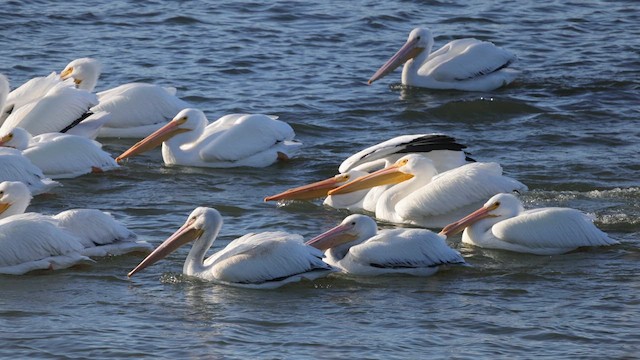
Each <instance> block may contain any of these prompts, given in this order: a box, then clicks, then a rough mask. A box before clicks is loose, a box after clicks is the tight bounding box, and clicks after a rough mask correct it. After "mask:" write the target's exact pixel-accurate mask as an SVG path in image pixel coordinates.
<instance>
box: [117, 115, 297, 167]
mask: <svg viewBox="0 0 640 360" xmlns="http://www.w3.org/2000/svg"><path fill="white" fill-rule="evenodd" d="M294 137H295V133H294V131H293V129H292V128H291V126H289V125H288V124H287V123H285V122H283V121H280V120H276V119H273V118H271V117H269V116H266V115H261V114H232V115H226V116H223V117H221V118H220V119H218V120H217V121H215V122H213V123H211V124H209V123H208V121H207V118H206V117H205V115H204V113H203V112H202V111H200V110H198V109H193V108H188V109H184V110H182V111H180V112H179V113H178V114H177V115H176V116H175V117H174V118H173V120H171V121H170V122H169V123H168V124H166V125H165V126H163V127H162V128H161V129H159V130H158V131H156V132H154V133H153V134H151V135H149V136H148V137H146V138H144V139H142V140H141V141H139V142H138V143H137V144H135V145H134V146H132V147H131V148H130V149H128V150H127V151H125V152H124V153H122V154H121V155H120V156H118V157H117V158H116V161H121V160H123V159H126V158H128V157H131V156H134V155H136V154H139V153H142V152H145V151H148V150H151V149H153V148H155V147H157V146H159V145H160V144H162V158H163V160H164V163H165V164H167V165H184V166H199V167H213V168H228V167H239V166H249V167H266V166H269V165H271V164H273V163H274V162H276V161H277V160H279V159H288V158H289V157H290V156H292V154H293V153H294V152H295V151H296V149H297V148H298V147H299V146H300V145H301V143H299V142H297V141H295V140H294V139H293V138H294Z"/></svg>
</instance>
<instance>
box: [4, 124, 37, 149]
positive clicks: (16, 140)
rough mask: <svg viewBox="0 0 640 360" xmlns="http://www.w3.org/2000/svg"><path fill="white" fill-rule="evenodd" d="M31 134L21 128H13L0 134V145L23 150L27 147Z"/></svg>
mask: <svg viewBox="0 0 640 360" xmlns="http://www.w3.org/2000/svg"><path fill="white" fill-rule="evenodd" d="M31 138H32V136H31V134H29V132H28V131H27V130H25V129H23V128H19V127H17V128H13V129H11V130H9V132H7V133H4V134H0V146H5V147H10V148H14V149H18V150H25V149H26V148H27V147H29V142H30V141H31Z"/></svg>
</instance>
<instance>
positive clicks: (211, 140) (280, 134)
mask: <svg viewBox="0 0 640 360" xmlns="http://www.w3.org/2000/svg"><path fill="white" fill-rule="evenodd" d="M209 131H210V130H207V132H209ZM294 136H295V133H294V131H293V129H292V128H291V126H289V125H288V124H287V123H285V122H283V121H280V120H274V119H272V118H270V117H268V116H266V115H261V114H252V115H244V116H241V117H240V118H238V119H237V120H236V121H235V122H234V124H233V126H231V127H229V128H228V129H227V130H225V131H219V132H216V133H214V134H212V135H211V136H209V137H207V138H206V139H202V138H201V139H202V141H203V142H204V141H206V142H207V143H206V144H205V145H204V146H203V147H202V148H201V150H200V157H201V158H202V159H203V160H204V161H238V160H241V159H244V158H247V157H250V156H252V155H255V154H257V153H260V152H263V151H265V150H268V149H270V148H272V147H274V146H275V145H277V144H279V143H282V142H284V141H287V140H292V139H293V138H294Z"/></svg>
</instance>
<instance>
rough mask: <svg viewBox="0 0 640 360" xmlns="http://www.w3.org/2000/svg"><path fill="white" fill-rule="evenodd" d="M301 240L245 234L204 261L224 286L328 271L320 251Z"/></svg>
mask: <svg viewBox="0 0 640 360" xmlns="http://www.w3.org/2000/svg"><path fill="white" fill-rule="evenodd" d="M303 241H304V240H303V238H302V236H300V235H297V234H288V233H286V232H282V231H277V232H264V233H259V234H247V235H245V236H243V237H240V238H238V239H236V240H234V241H232V242H231V243H229V245H227V247H226V248H224V249H223V250H221V251H220V252H219V253H218V254H216V255H214V256H213V257H212V260H213V261H211V260H209V259H207V261H206V264H210V263H212V264H213V268H212V269H213V272H214V274H213V277H214V278H215V279H218V280H221V281H225V282H228V283H237V284H260V283H265V282H270V281H280V280H282V279H284V278H287V277H290V276H294V275H300V274H304V273H306V272H310V271H314V270H332V268H331V267H330V266H329V265H327V264H325V263H324V262H323V261H322V260H321V258H322V256H323V254H322V252H321V251H320V250H317V249H314V248H311V247H310V246H306V245H305V244H304V242H303Z"/></svg>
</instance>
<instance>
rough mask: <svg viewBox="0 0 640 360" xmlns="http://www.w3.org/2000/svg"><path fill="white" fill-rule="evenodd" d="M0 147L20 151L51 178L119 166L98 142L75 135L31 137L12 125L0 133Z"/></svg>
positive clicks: (47, 134) (63, 177) (57, 134)
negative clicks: (12, 127)
mask: <svg viewBox="0 0 640 360" xmlns="http://www.w3.org/2000/svg"><path fill="white" fill-rule="evenodd" d="M0 146H5V147H12V148H15V149H17V150H20V151H22V154H23V155H24V156H25V157H27V158H28V159H29V160H30V161H31V162H32V163H33V164H35V165H36V166H37V167H39V168H40V169H41V170H42V172H43V173H44V175H45V176H48V177H50V178H52V179H68V178H74V177H78V176H80V175H84V174H88V173H91V172H104V171H108V170H113V169H116V168H118V167H119V165H118V163H116V161H115V160H114V159H113V158H112V157H111V155H109V154H108V153H107V152H105V151H104V150H102V145H101V144H100V143H98V142H96V141H94V140H91V139H88V138H85V137H82V136H78V135H69V134H61V133H45V134H41V135H38V136H35V137H32V136H31V134H29V133H28V132H27V131H26V130H24V129H22V128H14V129H12V130H10V131H9V132H8V133H4V134H2V133H0Z"/></svg>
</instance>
